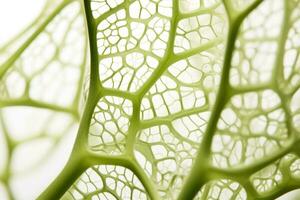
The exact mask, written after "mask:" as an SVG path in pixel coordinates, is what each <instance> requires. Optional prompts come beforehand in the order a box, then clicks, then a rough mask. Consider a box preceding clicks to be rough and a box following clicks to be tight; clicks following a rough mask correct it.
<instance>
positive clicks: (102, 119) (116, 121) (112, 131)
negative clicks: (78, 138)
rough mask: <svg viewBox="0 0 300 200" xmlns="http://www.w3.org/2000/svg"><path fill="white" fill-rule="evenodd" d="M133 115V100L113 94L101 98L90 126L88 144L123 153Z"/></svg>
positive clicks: (108, 151)
mask: <svg viewBox="0 0 300 200" xmlns="http://www.w3.org/2000/svg"><path fill="white" fill-rule="evenodd" d="M131 115H132V103H131V101H129V100H127V99H123V98H120V97H113V96H107V97H103V98H101V99H100V100H99V102H98V104H97V106H96V108H95V109H94V113H93V116H92V120H91V123H90V128H89V135H88V144H89V146H90V148H91V150H93V151H99V152H101V153H107V154H114V155H115V154H120V153H122V152H123V151H124V150H125V146H126V145H125V139H126V134H127V131H128V129H129V126H130V121H129V120H130V117H131Z"/></svg>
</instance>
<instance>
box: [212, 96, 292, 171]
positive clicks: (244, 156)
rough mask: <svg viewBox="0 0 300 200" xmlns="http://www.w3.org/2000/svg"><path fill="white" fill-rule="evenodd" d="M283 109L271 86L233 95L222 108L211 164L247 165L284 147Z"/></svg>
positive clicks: (285, 135)
mask: <svg viewBox="0 0 300 200" xmlns="http://www.w3.org/2000/svg"><path fill="white" fill-rule="evenodd" d="M285 119H286V113H285V112H284V110H283V109H282V108H281V101H280V99H279V97H278V95H277V94H276V93H274V92H273V91H272V90H264V91H260V92H250V93H245V94H242V95H236V96H233V97H232V98H231V100H230V102H229V104H228V105H227V106H226V107H225V108H224V110H223V111H222V113H221V117H220V119H219V121H218V124H217V131H216V134H215V136H214V139H213V145H212V151H213V164H214V165H216V166H218V167H224V168H226V167H230V166H236V165H247V164H249V163H251V162H253V161H255V160H259V159H262V158H263V157H264V156H267V155H270V154H273V153H274V151H276V150H279V149H280V148H282V147H284V144H286V142H287V139H288V130H287V125H286V121H285Z"/></svg>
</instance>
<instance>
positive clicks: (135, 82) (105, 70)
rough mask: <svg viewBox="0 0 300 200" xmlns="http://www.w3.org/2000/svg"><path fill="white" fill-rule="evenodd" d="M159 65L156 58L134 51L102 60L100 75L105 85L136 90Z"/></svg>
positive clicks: (124, 89)
mask: <svg viewBox="0 0 300 200" xmlns="http://www.w3.org/2000/svg"><path fill="white" fill-rule="evenodd" d="M157 66H158V61H157V60H156V59H155V58H153V57H151V56H145V55H144V54H141V53H138V52H133V53H128V54H124V56H123V57H121V56H115V57H112V58H105V59H103V60H100V63H99V77H100V81H101V82H102V84H103V86H104V87H107V88H114V89H119V90H123V91H130V92H136V91H137V90H138V89H139V88H140V87H142V86H143V85H144V83H145V82H146V81H147V79H148V78H149V77H150V76H151V75H152V73H153V71H154V70H155V69H156V67H157Z"/></svg>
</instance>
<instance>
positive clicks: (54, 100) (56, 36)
mask: <svg viewBox="0 0 300 200" xmlns="http://www.w3.org/2000/svg"><path fill="white" fill-rule="evenodd" d="M80 13H81V9H80V5H79V4H78V2H77V3H72V4H70V5H68V6H67V7H66V8H64V9H63V10H62V11H61V13H60V14H58V15H57V16H56V17H55V18H54V19H53V21H51V22H50V23H49V24H48V25H47V26H46V28H45V30H43V31H42V32H41V33H40V34H39V35H38V36H37V38H36V39H35V40H34V41H33V42H32V43H31V44H29V46H28V48H26V49H25V50H24V52H23V53H22V54H21V55H20V57H19V58H18V59H17V60H16V61H15V62H14V63H13V65H12V66H11V67H10V68H9V70H8V71H7V72H6V73H5V75H4V77H3V78H2V79H1V81H0V93H1V94H0V95H1V97H2V99H11V98H14V99H15V98H22V97H23V98H26V99H32V100H35V101H41V102H45V103H51V104H57V105H60V106H72V103H73V100H74V98H76V95H77V91H78V83H79V80H80V76H82V75H83V66H84V65H85V61H84V53H82V49H84V48H85V39H84V37H85V34H84V28H83V27H84V26H83V19H82V15H81V14H80ZM53 80H55V81H53Z"/></svg>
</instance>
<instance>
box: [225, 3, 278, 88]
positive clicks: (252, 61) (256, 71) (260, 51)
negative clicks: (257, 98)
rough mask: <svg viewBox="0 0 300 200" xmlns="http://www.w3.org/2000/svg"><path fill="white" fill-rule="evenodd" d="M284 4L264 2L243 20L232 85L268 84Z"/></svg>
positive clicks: (272, 67) (231, 73)
mask: <svg viewBox="0 0 300 200" xmlns="http://www.w3.org/2000/svg"><path fill="white" fill-rule="evenodd" d="M282 8H283V1H276V2H274V1H270V0H267V1H263V2H262V3H261V4H260V5H259V7H258V8H257V9H255V10H254V11H253V12H251V13H250V15H249V16H247V17H246V18H245V20H244V21H243V23H242V25H241V28H240V32H239V35H238V38H237V40H236V42H235V50H234V53H233V57H232V62H231V65H232V68H231V71H230V84H231V85H232V86H234V87H244V86H250V85H259V84H266V83H269V82H270V80H271V78H272V72H273V70H274V68H275V61H276V57H277V48H278V37H279V35H280V27H281V24H282V21H283V12H282V10H283V9H282Z"/></svg>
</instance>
